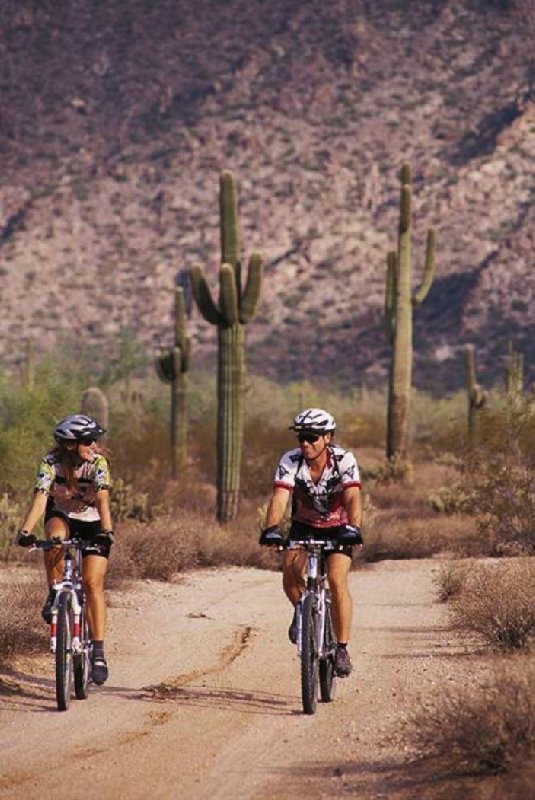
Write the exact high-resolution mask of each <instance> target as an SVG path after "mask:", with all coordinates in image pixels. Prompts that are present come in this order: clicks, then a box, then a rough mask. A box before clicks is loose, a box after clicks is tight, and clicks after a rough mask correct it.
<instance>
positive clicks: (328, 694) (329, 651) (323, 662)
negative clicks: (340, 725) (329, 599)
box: [319, 603, 336, 703]
mask: <svg viewBox="0 0 535 800" xmlns="http://www.w3.org/2000/svg"><path fill="white" fill-rule="evenodd" d="M335 650H336V636H335V635H334V626H333V620H332V616H331V604H330V603H327V604H326V609H325V632H324V637H323V656H322V658H321V659H320V670H319V672H320V695H321V699H322V701H323V702H324V703H331V702H332V701H333V700H334V696H335V694H336V675H335V673H334V655H335Z"/></svg>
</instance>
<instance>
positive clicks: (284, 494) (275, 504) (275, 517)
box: [265, 486, 290, 528]
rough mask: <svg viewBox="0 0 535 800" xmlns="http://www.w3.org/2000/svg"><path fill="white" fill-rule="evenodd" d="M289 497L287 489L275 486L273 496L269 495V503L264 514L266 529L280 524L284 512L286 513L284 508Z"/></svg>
mask: <svg viewBox="0 0 535 800" xmlns="http://www.w3.org/2000/svg"><path fill="white" fill-rule="evenodd" d="M289 497H290V491H289V489H285V488H284V487H283V486H276V487H275V488H274V489H273V494H272V495H271V500H270V501H269V505H268V509H267V513H266V523H265V527H266V528H269V527H271V526H272V525H277V526H278V525H280V524H281V522H282V518H283V516H284V512H285V511H286V506H287V505H288V498H289Z"/></svg>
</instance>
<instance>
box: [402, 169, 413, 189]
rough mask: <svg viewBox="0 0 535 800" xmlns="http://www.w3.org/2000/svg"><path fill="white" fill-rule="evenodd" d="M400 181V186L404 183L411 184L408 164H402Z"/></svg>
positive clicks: (410, 172)
mask: <svg viewBox="0 0 535 800" xmlns="http://www.w3.org/2000/svg"><path fill="white" fill-rule="evenodd" d="M400 182H401V185H402V186H405V184H412V171H411V165H410V164H407V163H405V164H402V166H401V172H400Z"/></svg>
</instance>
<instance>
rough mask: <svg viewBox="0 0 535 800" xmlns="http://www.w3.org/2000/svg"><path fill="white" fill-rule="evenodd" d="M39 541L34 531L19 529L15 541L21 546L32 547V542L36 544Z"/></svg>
mask: <svg viewBox="0 0 535 800" xmlns="http://www.w3.org/2000/svg"><path fill="white" fill-rule="evenodd" d="M36 541H37V536H34V535H33V533H28V531H19V532H18V533H17V538H16V539H15V542H16V543H17V544H18V545H19V547H31V546H32V544H35V543H36Z"/></svg>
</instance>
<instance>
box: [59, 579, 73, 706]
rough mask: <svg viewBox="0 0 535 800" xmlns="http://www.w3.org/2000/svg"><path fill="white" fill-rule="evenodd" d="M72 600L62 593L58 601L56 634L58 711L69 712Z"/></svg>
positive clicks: (71, 676) (71, 673) (71, 672)
mask: <svg viewBox="0 0 535 800" xmlns="http://www.w3.org/2000/svg"><path fill="white" fill-rule="evenodd" d="M72 678H73V669H72V626H71V598H70V597H69V596H68V595H67V594H66V593H62V594H61V595H60V597H59V601H58V622H57V632H56V702H57V705H58V711H67V709H68V708H69V703H70V699H71V689H72Z"/></svg>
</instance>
